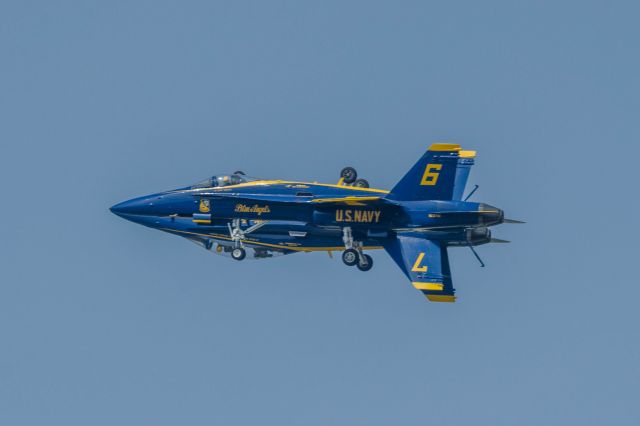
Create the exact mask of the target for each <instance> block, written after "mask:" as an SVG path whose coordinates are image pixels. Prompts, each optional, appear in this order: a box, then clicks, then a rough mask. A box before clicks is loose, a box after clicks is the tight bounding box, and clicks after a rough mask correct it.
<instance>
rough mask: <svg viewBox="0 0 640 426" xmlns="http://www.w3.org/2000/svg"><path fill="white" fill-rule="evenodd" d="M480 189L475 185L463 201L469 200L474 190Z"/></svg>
mask: <svg viewBox="0 0 640 426" xmlns="http://www.w3.org/2000/svg"><path fill="white" fill-rule="evenodd" d="M478 188H480V185H475V186H474V187H473V189H472V190H471V192H470V193H469V195H467V197H466V198H465V199H464V201H467V200H468V199H469V198H471V196H472V195H473V193H474V192H476V190H477V189H478Z"/></svg>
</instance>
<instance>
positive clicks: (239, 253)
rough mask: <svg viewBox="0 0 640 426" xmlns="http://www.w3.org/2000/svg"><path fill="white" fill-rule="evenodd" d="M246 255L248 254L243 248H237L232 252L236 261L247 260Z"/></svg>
mask: <svg viewBox="0 0 640 426" xmlns="http://www.w3.org/2000/svg"><path fill="white" fill-rule="evenodd" d="M246 255H247V252H246V251H244V249H243V248H242V247H236V248H234V249H233V250H231V257H233V258H234V259H235V260H242V259H244V258H245V256H246Z"/></svg>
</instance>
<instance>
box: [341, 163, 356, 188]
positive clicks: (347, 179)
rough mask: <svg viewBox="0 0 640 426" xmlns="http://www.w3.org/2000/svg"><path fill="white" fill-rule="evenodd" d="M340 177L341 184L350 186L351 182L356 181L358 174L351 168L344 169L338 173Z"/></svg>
mask: <svg viewBox="0 0 640 426" xmlns="http://www.w3.org/2000/svg"><path fill="white" fill-rule="evenodd" d="M340 177H341V178H342V179H343V182H344V183H346V184H348V185H351V184H352V183H353V182H355V181H356V179H358V172H356V169H354V168H353V167H345V168H344V169H342V171H341V172H340Z"/></svg>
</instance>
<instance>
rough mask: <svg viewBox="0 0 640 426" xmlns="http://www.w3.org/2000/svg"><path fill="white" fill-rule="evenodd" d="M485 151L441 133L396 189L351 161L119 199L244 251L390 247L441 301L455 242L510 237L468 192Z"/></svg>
mask: <svg viewBox="0 0 640 426" xmlns="http://www.w3.org/2000/svg"><path fill="white" fill-rule="evenodd" d="M475 157H476V152H475V151H467V150H462V149H461V147H460V145H458V144H449V143H436V144H433V145H431V146H430V147H429V149H428V150H427V151H426V153H424V155H422V157H421V158H420V159H419V160H418V162H417V163H416V164H415V165H414V166H413V167H412V168H411V169H410V170H409V171H408V172H407V174H406V175H405V176H404V177H403V178H402V179H400V181H399V182H398V183H397V184H396V185H395V186H394V187H393V188H392V189H391V191H387V190H383V189H375V188H370V187H369V183H368V182H367V181H366V180H365V179H358V175H357V172H356V170H355V169H354V168H352V167H345V168H344V169H343V170H342V172H341V173H340V179H339V181H338V182H337V183H335V184H327V183H318V182H295V181H287V180H264V179H256V178H250V177H248V176H247V175H246V174H245V173H243V172H241V171H236V172H235V173H231V174H227V175H215V176H212V177H210V178H208V179H206V180H204V181H202V182H199V183H196V184H194V185H190V186H187V187H183V188H178V189H174V190H170V191H164V192H159V193H156V194H151V195H146V196H143V197H139V198H134V199H131V200H128V201H125V202H122V203H120V204H116V205H114V206H113V207H111V211H112V212H113V213H115V214H116V215H118V216H120V217H122V218H124V219H127V220H130V221H132V222H135V223H138V224H141V225H145V226H148V227H150V228H154V229H158V230H161V231H165V232H168V233H171V234H175V235H178V236H181V237H184V238H186V239H188V240H190V241H192V242H194V243H196V244H198V245H200V246H202V247H203V248H205V249H206V250H209V251H211V252H213V253H216V254H220V255H225V256H229V257H231V258H232V259H235V260H236V261H242V260H244V259H266V258H272V257H275V256H278V255H286V254H292V253H299V252H313V251H324V252H328V253H329V255H330V256H331V257H332V253H333V252H342V261H343V262H344V264H345V265H347V266H356V267H357V268H358V269H359V270H361V271H369V270H370V269H371V268H372V267H373V258H372V257H371V256H370V255H369V252H371V251H373V250H378V249H384V250H386V252H387V253H389V255H390V256H391V257H392V258H393V260H394V261H395V262H396V263H397V265H398V266H399V267H400V269H401V270H402V272H403V273H404V274H405V275H406V277H407V278H408V279H409V280H410V281H411V283H412V284H413V286H414V287H415V288H416V289H417V290H419V291H420V292H421V293H422V294H424V295H425V296H426V298H427V299H428V300H430V301H433V302H454V301H455V300H456V296H455V289H454V288H453V282H452V279H451V268H450V265H449V256H448V249H449V247H468V248H470V249H471V251H472V252H473V254H474V255H475V256H476V258H477V259H478V261H479V262H480V264H481V266H484V264H483V263H482V260H481V259H480V257H479V256H478V255H477V253H476V251H475V250H474V247H475V246H478V245H481V244H487V243H490V242H507V241H504V240H498V239H494V238H492V237H491V231H490V230H489V227H491V226H494V225H498V224H501V223H504V222H510V223H521V222H518V221H514V220H508V219H505V218H504V213H503V211H502V210H500V209H499V208H497V207H493V206H491V205H489V204H485V203H477V202H470V201H467V200H468V199H469V197H470V196H471V195H473V193H474V192H475V190H476V189H477V185H476V186H475V188H474V189H473V190H472V191H471V193H469V194H468V195H467V196H466V197H465V198H464V200H463V194H464V191H465V186H466V183H467V180H468V177H469V172H470V169H471V166H472V165H473V164H474V159H475Z"/></svg>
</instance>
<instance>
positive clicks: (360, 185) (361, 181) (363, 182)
mask: <svg viewBox="0 0 640 426" xmlns="http://www.w3.org/2000/svg"><path fill="white" fill-rule="evenodd" d="M353 186H357V187H358V188H368V187H369V182H368V181H367V180H366V179H358V180H356V183H354V184H353Z"/></svg>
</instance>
